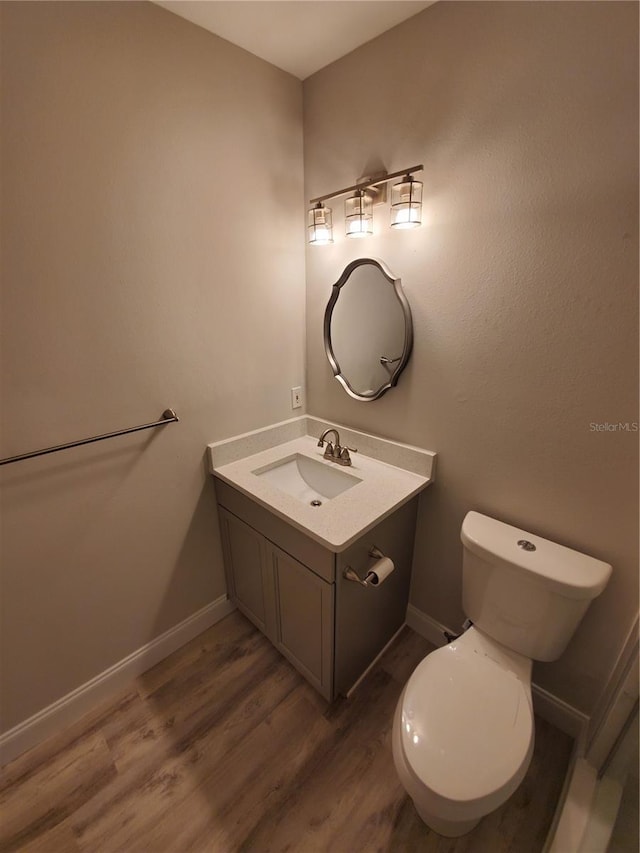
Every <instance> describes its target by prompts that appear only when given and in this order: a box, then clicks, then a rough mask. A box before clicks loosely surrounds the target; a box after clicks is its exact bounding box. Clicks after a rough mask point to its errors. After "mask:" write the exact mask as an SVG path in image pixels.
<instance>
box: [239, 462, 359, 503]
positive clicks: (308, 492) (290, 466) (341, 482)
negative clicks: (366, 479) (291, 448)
mask: <svg viewBox="0 0 640 853" xmlns="http://www.w3.org/2000/svg"><path fill="white" fill-rule="evenodd" d="M332 466H333V463H331V462H320V461H319V460H316V459H312V458H311V457H309V456H303V455H302V454H300V453H294V454H293V455H292V456H287V457H286V458H285V459H279V460H278V461H277V462H274V463H272V464H271V465H267V466H265V467H264V468H257V469H256V470H255V471H252V474H255V475H256V477H261V478H263V479H265V480H267V481H268V482H269V483H270V484H271V485H273V486H275V487H276V488H278V489H280V490H281V491H283V492H286V493H287V494H288V495H292V496H293V497H294V498H298V500H300V501H302V502H304V503H311V501H320V502H322V501H323V500H330V499H331V498H335V497H337V495H341V494H342V492H346V490H347V489H350V488H351V487H352V486H357V485H358V483H360V482H362V481H361V480H360V478H359V477H355V476H354V475H353V474H347V472H346V471H343V470H341V469H340V468H337V467H332Z"/></svg>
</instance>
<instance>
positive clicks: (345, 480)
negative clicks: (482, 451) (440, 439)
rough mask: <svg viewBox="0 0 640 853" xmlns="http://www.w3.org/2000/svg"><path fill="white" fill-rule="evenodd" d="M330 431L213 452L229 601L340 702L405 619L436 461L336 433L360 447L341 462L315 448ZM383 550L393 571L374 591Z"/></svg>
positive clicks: (273, 432) (294, 433)
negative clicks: (422, 501)
mask: <svg viewBox="0 0 640 853" xmlns="http://www.w3.org/2000/svg"><path fill="white" fill-rule="evenodd" d="M326 426H327V425H326V424H325V423H324V422H323V421H320V420H317V419H315V418H311V417H302V418H296V419H293V420H292V421H286V422H284V423H283V424H277V425H275V426H273V427H268V428H266V429H265V430H259V431H257V432H255V433H249V434H247V435H245V436H239V437H237V438H235V439H230V440H229V441H226V442H218V443H216V444H212V445H209V459H210V467H211V472H212V473H213V475H214V478H215V486H216V496H217V501H218V508H219V520H220V531H221V538H222V548H223V555H224V562H225V571H226V576H227V587H228V592H229V596H230V598H231V599H232V600H233V601H234V603H235V604H236V605H237V607H238V608H239V609H240V610H241V612H242V613H244V614H245V616H247V618H248V619H250V620H251V621H252V622H253V623H254V624H255V625H256V626H257V627H258V628H259V629H260V630H261V631H262V632H263V633H264V634H265V635H266V636H267V637H268V638H269V639H270V640H271V642H272V643H273V644H274V645H275V646H276V648H278V650H279V651H280V652H281V653H282V654H283V655H284V656H285V657H286V658H287V659H288V660H289V661H290V662H291V663H292V664H293V666H295V667H296V669H297V670H298V671H299V672H300V673H301V674H302V675H303V676H304V677H305V678H306V679H307V680H308V681H309V682H310V683H311V684H312V685H313V686H314V687H315V688H316V690H318V692H319V693H321V695H322V696H324V697H325V698H326V699H327V700H329V701H331V700H332V699H334V698H335V697H336V696H337V695H338V694H346V693H347V692H348V691H349V690H350V689H351V688H352V687H353V685H354V684H355V683H356V682H357V680H358V679H359V678H360V676H361V675H362V674H363V673H364V672H365V671H366V669H367V668H368V667H369V666H370V664H371V663H372V662H373V660H375V658H376V657H377V655H378V654H379V653H380V651H381V650H382V649H383V648H384V647H385V646H386V645H387V643H388V642H389V641H390V640H391V638H392V637H393V636H394V634H395V633H396V632H397V631H398V630H399V629H400V628H401V627H402V625H403V624H404V621H405V614H406V608H407V602H408V597H409V585H410V577H411V561H412V556H413V541H414V535H415V519H416V511H417V502H418V495H419V493H420V492H421V491H422V490H423V489H424V488H426V486H427V485H428V484H429V483H430V482H431V481H432V479H433V474H434V467H435V454H433V453H430V452H428V451H424V450H420V449H418V448H411V447H408V446H406V445H400V444H397V443H394V442H388V441H386V440H384V439H379V438H376V437H374V436H368V435H366V434H364V433H357V432H355V431H352V430H347V429H346V428H343V427H339V430H340V435H341V436H342V441H343V442H344V444H345V446H346V445H348V446H349V447H352V448H353V447H356V448H358V452H357V453H353V454H352V465H351V466H349V467H342V466H337V465H336V464H335V463H334V462H332V461H328V460H326V459H323V452H322V449H320V448H318V446H317V442H318V436H319V435H320V433H321V432H322V430H323V429H324V428H325V427H326ZM374 453H375V454H376V456H374V455H373V454H374ZM391 460H393V461H391ZM401 466H404V467H401ZM381 555H385V556H386V557H388V558H390V559H391V560H392V561H393V567H394V568H393V571H391V573H390V574H389V575H388V577H386V578H384V580H383V582H381V583H379V584H378V585H373V584H371V583H369V582H367V583H366V585H365V583H363V581H365V580H366V579H367V577H368V573H369V572H370V571H371V570H372V569H375V567H376V566H377V565H381V566H382V565H383V564H382V563H381V562H379V561H380V559H381ZM386 565H387V566H388V563H387V564H386ZM347 573H348V574H349V578H347V577H346V574H347ZM369 577H372V576H369ZM374 580H375V578H374Z"/></svg>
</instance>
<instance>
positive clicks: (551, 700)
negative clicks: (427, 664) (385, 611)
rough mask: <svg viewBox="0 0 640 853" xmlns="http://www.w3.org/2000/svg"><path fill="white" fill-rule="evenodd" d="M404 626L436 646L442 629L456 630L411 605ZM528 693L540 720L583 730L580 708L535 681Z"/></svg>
mask: <svg viewBox="0 0 640 853" xmlns="http://www.w3.org/2000/svg"><path fill="white" fill-rule="evenodd" d="M407 625H408V626H409V627H410V628H413V630H414V631H415V632H416V633H417V634H420V636H421V637H424V638H425V640H428V641H429V642H430V643H432V644H433V645H434V646H438V647H439V646H444V645H446V643H447V641H446V639H445V636H444V632H445V631H449V633H451V634H455V633H458V632H457V631H451V629H449V628H447V627H446V626H445V625H441V624H440V623H439V622H437V621H436V620H435V619H432V618H431V616H427V614H426V613H423V612H422V611H421V610H418V608H417V607H414V606H413V605H412V604H410V605H409V606H408V607H407ZM531 693H532V697H533V708H534V711H535V712H536V714H538V715H539V716H540V717H542V719H543V720H546V721H547V722H548V723H551V724H552V725H554V726H556V728H558V729H560V731H562V732H565V733H566V734H568V735H570V736H571V737H572V738H577V737H578V736H579V735H580V734H582V733H583V732H584V731H585V729H586V726H587V724H588V722H589V717H587V715H586V714H583V713H582V711H578V709H577V708H574V707H573V705H569V704H568V703H567V702H564V701H563V700H562V699H559V698H558V697H557V696H554V695H553V694H552V693H549V692H548V691H547V690H544V689H543V688H542V687H538V685H537V684H532V685H531Z"/></svg>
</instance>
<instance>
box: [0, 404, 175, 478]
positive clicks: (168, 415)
mask: <svg viewBox="0 0 640 853" xmlns="http://www.w3.org/2000/svg"><path fill="white" fill-rule="evenodd" d="M179 420H180V418H179V417H178V416H177V415H176V413H175V412H174V411H173V409H165V410H164V412H163V413H162V417H161V418H160V420H159V421H153V422H152V423H150V424H140V426H134V427H128V428H127V429H119V430H116V431H115V432H105V433H103V434H102V435H94V436H91V438H81V439H79V440H78V441H70V442H68V443H67V444H56V445H55V446H54V447H44V448H42V450H32V451H31V453H20V454H19V455H18V456H7V457H6V459H0V465H9V464H11V463H12V462H21V461H22V460H23V459H33V457H34V456H45V455H46V454H47V453H57V452H58V451H59V450H68V449H69V448H70V447H79V446H80V445H81V444H92V443H93V442H94V441H104V440H105V439H106V438H115V437H116V436H118V435H128V434H129V433H130V432H139V431H140V430H142V429H153V428H154V427H159V426H166V425H167V424H172V423H177V422H178V421H179Z"/></svg>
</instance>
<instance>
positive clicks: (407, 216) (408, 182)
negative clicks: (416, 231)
mask: <svg viewBox="0 0 640 853" xmlns="http://www.w3.org/2000/svg"><path fill="white" fill-rule="evenodd" d="M421 221H422V183H421V182H420V181H416V180H415V179H414V178H413V177H412V176H411V175H405V176H404V178H403V180H402V181H400V183H398V184H394V185H393V186H392V187H391V227H392V228H417V227H418V226H419V225H420V223H421Z"/></svg>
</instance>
